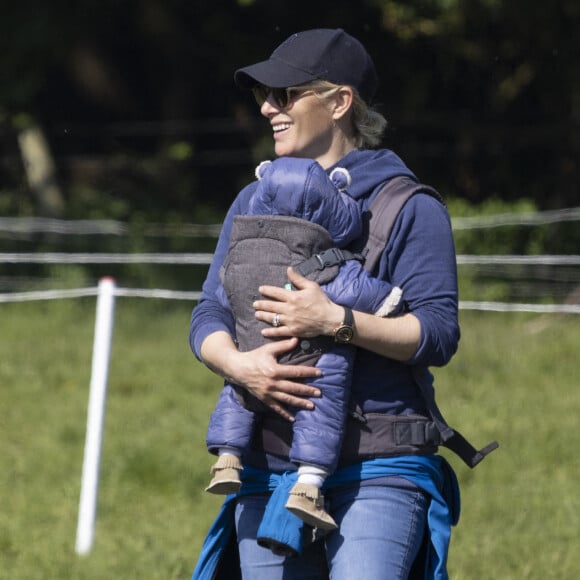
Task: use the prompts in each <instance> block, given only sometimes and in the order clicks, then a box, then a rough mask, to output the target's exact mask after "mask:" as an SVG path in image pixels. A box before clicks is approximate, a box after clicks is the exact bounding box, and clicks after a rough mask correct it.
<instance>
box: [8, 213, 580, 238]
mask: <svg viewBox="0 0 580 580" xmlns="http://www.w3.org/2000/svg"><path fill="white" fill-rule="evenodd" d="M577 220H580V207H573V208H566V209H556V210H547V211H537V212H527V213H502V214H495V215H487V216H466V217H461V216H459V217H453V218H451V224H452V226H453V229H454V230H471V229H482V228H496V227H501V226H536V225H546V224H553V223H560V222H569V221H577ZM131 228H132V226H131V225H130V224H127V223H125V222H120V221H116V220H58V219H51V218H42V217H22V218H15V217H0V232H4V233H8V234H18V235H21V236H22V235H26V234H34V233H53V234H62V235H117V236H118V235H127V234H129V233H130V232H131ZM220 230H221V224H219V223H218V224H208V225H204V224H163V223H149V224H144V225H143V226H142V231H143V234H144V235H146V236H176V235H178V236H190V237H200V236H209V237H217V236H218V235H219V232H220Z"/></svg>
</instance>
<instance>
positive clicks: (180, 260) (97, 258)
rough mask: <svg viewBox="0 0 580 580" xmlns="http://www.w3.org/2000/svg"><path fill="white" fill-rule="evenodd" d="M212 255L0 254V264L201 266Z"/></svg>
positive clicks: (210, 259) (209, 260)
mask: <svg viewBox="0 0 580 580" xmlns="http://www.w3.org/2000/svg"><path fill="white" fill-rule="evenodd" d="M212 258H213V254H120V253H119V254H117V253H115V254H99V253H96V254H75V253H72V254H69V253H60V252H45V253H42V252H38V253H37V252H32V253H0V263H10V264H20V263H22V264H24V263H26V264H202V265H208V264H210V263H211V261H212Z"/></svg>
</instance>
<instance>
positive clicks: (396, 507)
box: [236, 484, 429, 580]
mask: <svg viewBox="0 0 580 580" xmlns="http://www.w3.org/2000/svg"><path fill="white" fill-rule="evenodd" d="M326 499H327V507H328V509H329V512H330V513H331V514H332V516H333V517H334V519H335V520H336V522H337V523H338V525H339V528H338V530H335V531H333V532H331V533H330V534H329V535H328V536H326V537H325V538H324V539H323V540H321V541H317V542H315V543H313V544H310V545H309V546H307V547H306V548H305V549H304V551H303V553H302V555H301V556H300V557H299V558H282V557H280V556H276V555H274V554H273V553H272V552H271V551H270V550H269V549H267V548H262V547H260V546H259V545H258V544H257V542H256V535H257V531H258V527H259V525H260V521H261V519H262V514H263V512H264V509H265V506H266V503H267V501H268V496H267V495H253V496H245V497H241V498H239V500H238V504H237V507H236V529H237V535H238V542H239V551H240V560H241V568H242V578H243V579H244V580H325V579H328V578H329V577H330V578H332V580H359V579H360V580H397V579H399V578H400V579H404V578H407V577H408V576H409V572H410V569H411V566H412V564H413V561H414V560H415V557H416V556H417V554H418V552H419V549H420V547H421V544H422V541H423V538H424V536H425V530H426V525H427V509H428V506H429V502H428V499H427V498H426V496H425V494H424V493H423V492H422V491H421V490H419V489H412V488H407V487H392V486H388V485H368V484H367V485H364V486H360V487H359V486H358V485H355V486H348V487H343V488H335V489H332V490H329V491H327V493H326Z"/></svg>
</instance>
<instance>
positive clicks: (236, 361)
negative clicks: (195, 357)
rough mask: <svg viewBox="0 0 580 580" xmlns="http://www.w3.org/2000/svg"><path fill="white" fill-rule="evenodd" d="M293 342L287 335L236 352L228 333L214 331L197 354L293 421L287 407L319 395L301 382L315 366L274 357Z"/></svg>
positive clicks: (307, 405) (312, 374)
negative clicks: (280, 360)
mask: <svg viewBox="0 0 580 580" xmlns="http://www.w3.org/2000/svg"><path fill="white" fill-rule="evenodd" d="M297 344H298V339H296V338H290V339H286V340H279V341H273V342H270V343H267V344H265V345H263V346H260V347H258V348H256V349H254V350H251V351H246V352H240V351H238V349H237V348H236V346H235V344H234V343H233V341H232V339H231V337H230V335H229V334H228V333H226V332H223V331H218V332H215V333H213V334H210V335H209V336H208V337H207V338H206V339H205V341H204V342H203V345H202V348H201V355H202V358H203V360H204V362H205V363H206V364H207V365H208V366H209V367H210V368H211V369H213V370H214V371H215V372H216V373H218V374H219V375H221V376H223V377H224V378H225V379H226V380H227V381H229V382H231V383H234V384H236V385H240V386H242V387H244V388H245V389H247V391H248V392H249V393H251V394H252V395H254V396H255V397H256V398H257V399H258V400H260V401H262V403H264V404H265V405H266V406H268V407H269V408H270V409H271V410H272V411H275V412H276V413H278V414H280V415H281V416H282V417H284V418H286V419H288V420H289V421H293V420H294V416H293V415H292V414H291V413H290V412H289V410H288V409H289V408H290V407H295V408H298V409H313V408H314V404H313V403H312V402H311V401H310V400H309V399H308V398H309V397H320V391H319V390H318V389H316V388H314V387H311V386H309V385H306V384H304V382H303V381H305V380H307V379H311V378H314V377H318V376H320V375H321V372H320V371H319V370H318V369H317V368H316V367H313V366H302V365H282V364H279V363H278V357H280V356H281V355H282V354H284V353H286V352H288V351H290V350H292V349H293V348H295V347H296V345H297Z"/></svg>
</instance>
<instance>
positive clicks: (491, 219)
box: [451, 207, 580, 230]
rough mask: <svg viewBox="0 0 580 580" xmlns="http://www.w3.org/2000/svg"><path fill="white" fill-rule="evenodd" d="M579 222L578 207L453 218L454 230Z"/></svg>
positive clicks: (579, 210) (579, 209)
mask: <svg viewBox="0 0 580 580" xmlns="http://www.w3.org/2000/svg"><path fill="white" fill-rule="evenodd" d="M577 220H580V207H573V208H568V209H556V210H548V211H537V212H528V213H503V214H496V215H487V216H472V217H454V218H451V225H452V227H453V229H454V230H474V229H481V228H497V227H501V226H537V225H546V224H554V223H559V222H570V221H577Z"/></svg>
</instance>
